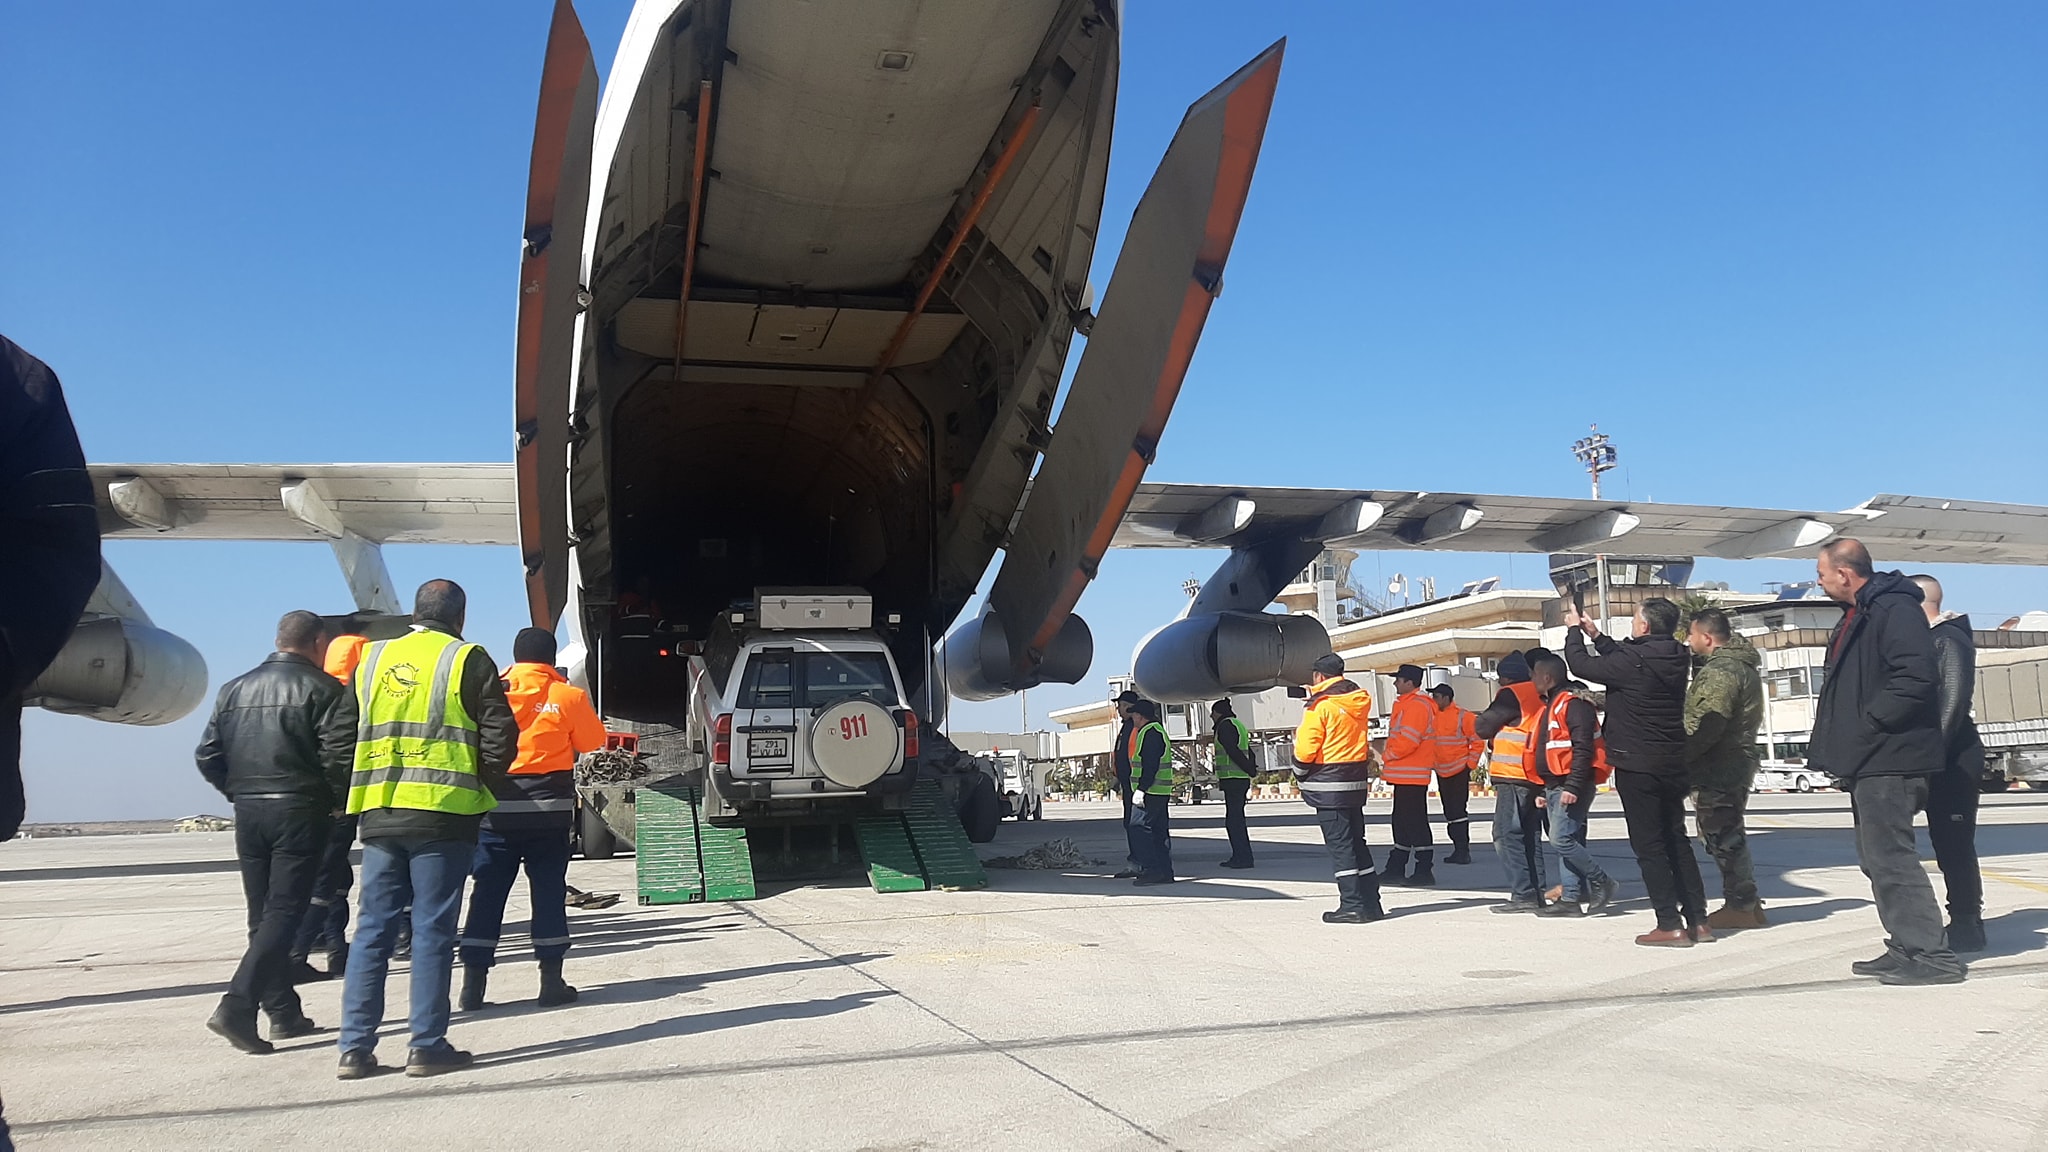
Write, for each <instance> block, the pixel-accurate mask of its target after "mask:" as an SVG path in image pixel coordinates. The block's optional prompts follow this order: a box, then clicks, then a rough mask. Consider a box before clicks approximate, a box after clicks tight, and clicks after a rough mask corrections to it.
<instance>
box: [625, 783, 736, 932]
mask: <svg viewBox="0 0 2048 1152" xmlns="http://www.w3.org/2000/svg"><path fill="white" fill-rule="evenodd" d="M634 807H635V809H636V811H635V819H636V822H637V825H638V829H637V832H636V834H635V835H634V838H633V841H634V843H633V859H634V867H635V870H636V871H637V872H638V874H639V880H640V903H642V904H697V903H703V902H706V901H717V900H752V899H753V898H754V859H753V855H752V852H751V850H750V849H749V848H748V847H747V831H746V829H744V828H722V827H720V826H718V825H716V824H713V823H711V822H710V821H708V820H705V819H703V818H702V815H703V794H702V793H700V792H698V790H697V789H695V788H691V787H688V786H686V785H683V784H679V783H670V782H662V783H657V784H653V785H651V786H648V787H645V788H641V789H639V790H638V792H637V794H636V795H635V796H634Z"/></svg>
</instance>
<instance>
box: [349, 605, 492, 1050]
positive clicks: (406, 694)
mask: <svg viewBox="0 0 2048 1152" xmlns="http://www.w3.org/2000/svg"><path fill="white" fill-rule="evenodd" d="M466 601H467V598H466V597H465V596H464V595H463V592H462V588H461V587H460V586H459V585H457V584H455V583H454V582H453V581H449V580H429V581H428V582H427V583H425V584H422V585H420V590H419V593H418V594H417V596H416V597H415V598H414V601H413V626H412V631H411V632H410V633H409V634H407V635H405V636H401V637H399V638H398V639H396V640H383V641H379V642H377V643H375V644H372V645H370V646H369V647H368V648H366V649H365V650H364V652H363V659H362V663H361V664H359V665H358V666H357V668H356V674H355V681H354V684H353V685H352V686H351V690H352V691H353V692H354V693H355V699H356V705H357V711H358V714H359V719H358V722H357V728H356V754H355V767H354V771H353V772H351V773H350V776H349V791H348V811H349V814H350V815H360V816H361V817H362V824H361V832H360V835H361V836H362V841H363V880H362V897H361V904H360V906H359V907H358V908H357V911H356V939H355V944H354V946H353V947H352V948H350V950H349V956H348V979H347V981H346V982H345V984H344V985H343V988H342V998H341V1013H342V1023H341V1067H340V1070H339V1072H338V1073H337V1075H339V1076H340V1078H341V1079H343V1080H359V1079H361V1078H363V1077H365V1076H368V1075H371V1074H372V1073H374V1072H376V1071H378V1067H377V1058H376V1046H377V1026H378V1025H379V1024H381V1023H383V1020H384V980H385V976H386V974H387V972H388V971H389V968H390V964H391V952H392V949H393V947H394V946H395V945H396V944H397V942H398V930H399V927H400V924H401V922H402V920H403V916H404V909H405V906H406V904H407V903H410V904H411V905H412V925H413V949H412V981H411V983H412V1018H411V1026H412V1027H411V1030H412V1046H411V1052H410V1054H409V1056H408V1058H407V1060H406V1065H405V1072H406V1075H408V1076H433V1075H437V1074H439V1073H442V1072H448V1071H452V1070H454V1069H457V1068H464V1067H467V1066H469V1064H470V1063H471V1062H472V1057H471V1056H470V1054H469V1053H467V1052H464V1051H462V1050H461V1049H458V1048H456V1047H455V1046H454V1045H453V1044H450V1043H449V1042H448V1016H449V1004H448V985H449V982H450V979H451V978H452V976H453V971H452V970H453V968H454V963H455V925H456V920H457V919H458V918H459V917H460V916H461V914H462V882H463V880H464V879H465V878H467V877H468V875H469V867H470V862H471V859H472V857H474V856H475V854H476V842H477V829H478V826H479V825H480V824H481V823H482V821H483V815H484V813H486V812H488V811H490V810H491V808H492V807H494V806H495V804H496V801H495V800H494V799H493V798H492V794H491V788H492V785H493V784H495V783H496V782H497V781H499V780H502V779H503V778H504V776H505V771H506V769H507V768H508V767H510V766H511V763H512V759H513V757H514V756H515V755H516V754H517V750H518V746H519V727H518V725H517V723H516V722H515V721H514V720H513V717H512V708H511V705H509V704H508V703H507V702H506V700H505V686H504V684H502V683H501V682H500V681H499V680H498V669H497V666H496V665H495V664H493V663H492V662H491V658H490V656H488V655H487V654H485V652H484V650H483V649H482V648H480V647H478V646H477V645H475V644H466V643H464V642H463V641H462V622H463V617H464V615H465V614H466V608H467V603H466Z"/></svg>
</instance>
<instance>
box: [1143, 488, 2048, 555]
mask: <svg viewBox="0 0 2048 1152" xmlns="http://www.w3.org/2000/svg"><path fill="white" fill-rule="evenodd" d="M1838 535H1841V536H1855V537H1856V538H1858V539H1860V540H1862V541H1863V542H1864V543H1865V544H1867V545H1869V546H1870V550H1871V552H1872V554H1873V555H1874V556H1875V557H1876V559H1877V560H1878V561H1879V563H1881V564H1886V565H1889V564H1892V563H1894V562H1909V561H1910V562H1914V563H1954V564H2048V508H2044V507H2040V506H2037V505H2028V504H1993V503H1986V502H1982V501H1968V500H1941V499H1931V498H1928V497H1922V496H1891V495H1884V496H1874V497H1872V498H1870V499H1869V500H1866V501H1864V502H1863V503H1862V504H1859V505H1857V506H1856V507H1854V508H1850V509H1847V510H1846V511H1841V512H1816V511H1800V510H1794V509H1778V508H1738V507H1730V506H1721V505H1702V504H1654V503H1647V502H1641V501H1628V500H1569V499H1555V498H1550V497H1543V496H1482V495H1476V494H1470V493H1460V492H1399V491H1386V490H1367V489H1328V488H1233V487H1228V486H1223V485H1210V484H1141V485H1139V486H1138V491H1137V494H1136V495H1135V496H1134V497H1133V498H1132V500H1131V505H1130V509H1129V511H1128V512H1126V513H1125V515H1124V518H1123V522H1122V524H1121V525H1119V526H1118V529H1117V532H1116V535H1115V538H1114V540H1113V541H1112V546H1113V547H1119V548H1238V547H1249V546H1253V545H1257V544H1260V543H1263V542H1266V541H1271V540H1278V539H1288V538H1299V539H1310V540H1318V539H1319V540H1322V541H1325V542H1326V543H1328V544H1330V545H1332V546H1335V547H1344V548H1356V549H1361V550H1400V549H1404V548H1414V549H1419V550H1426V551H1452V552H1539V553H1542V552H1610V553H1623V554H1629V555H1667V554H1668V555H1678V556H1715V557H1720V558H1722V559H1727V560H1747V559H1754V558H1760V557H1774V556H1810V555H1812V553H1813V550H1814V549H1815V548H1816V547H1818V546H1819V545H1820V544H1822V543H1824V542H1825V541H1827V540H1829V539H1831V538H1833V537H1835V536H1838Z"/></svg>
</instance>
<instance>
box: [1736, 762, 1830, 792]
mask: <svg viewBox="0 0 2048 1152" xmlns="http://www.w3.org/2000/svg"><path fill="white" fill-rule="evenodd" d="M1834 786H1835V782H1834V780H1833V779H1832V778H1830V777H1829V776H1828V774H1827V773H1825V772H1822V771H1820V770H1818V769H1815V768H1809V767H1808V766H1807V764H1806V762H1805V761H1804V760H1766V761H1764V762H1763V764H1762V765H1761V766H1760V767H1759V768H1758V769H1757V773H1756V781H1755V783H1753V784H1751V785H1750V786H1749V790H1750V791H1751V792H1812V791H1815V790H1817V789H1821V788H1832V787H1834Z"/></svg>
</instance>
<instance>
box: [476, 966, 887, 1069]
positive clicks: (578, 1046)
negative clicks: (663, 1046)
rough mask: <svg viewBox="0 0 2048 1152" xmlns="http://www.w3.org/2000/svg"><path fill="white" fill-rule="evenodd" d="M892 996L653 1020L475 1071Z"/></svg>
mask: <svg viewBox="0 0 2048 1152" xmlns="http://www.w3.org/2000/svg"><path fill="white" fill-rule="evenodd" d="M819 963H820V964H835V963H836V961H831V960H825V961H820V962H819ZM895 995H897V993H895V992H893V991H887V990H884V989H880V988H870V989H866V990H864V991H860V992H849V993H847V994H846V995H844V996H832V997H827V998H825V999H820V1000H798V1001H793V1002H791V1003H787V1004H759V1005H755V1006H753V1007H750V1008H726V1009H721V1010H719V1011H716V1012H700V1013H696V1014H693V1015H688V1016H672V1017H670V1018H668V1019H666V1020H654V1021H650V1022H648V1023H646V1024H636V1025H634V1026H633V1027H631V1028H620V1029H617V1030H616V1031H612V1032H599V1033H597V1034H595V1035H591V1036H572V1037H566V1038H564V1039H561V1040H547V1041H542V1042H541V1043H539V1044H528V1045H525V1046H523V1047H519V1048H509V1049H506V1050H505V1051H503V1052H493V1053H490V1054H488V1055H486V1056H483V1057H481V1058H480V1059H478V1060H477V1067H479V1068H495V1067H500V1066H503V1065H508V1064H524V1063H526V1062H528V1061H531V1060H547V1059H550V1058H553V1057H556V1056H575V1055H579V1054H581V1053H584V1052H595V1051H598V1050H600V1049H604V1048H622V1047H625V1046H626V1045H629V1044H642V1043H645V1042H647V1041H649V1040H663V1039H667V1038H669V1037H674V1036H701V1035H703V1034H705V1033H708V1032H720V1031H724V1030H725V1029H728V1028H744V1027H746V1026H747V1025H749V1024H765V1023H769V1022H771V1021H776V1020H816V1019H820V1018H822V1017H826V1016H837V1015H839V1014H840V1013H842V1012H851V1011H853V1010H855V1009H857V1008H865V1007H867V1006H868V1005H869V1004H871V1003H873V1002H874V1001H876V1000H879V999H882V998H883V997H889V996H895Z"/></svg>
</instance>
